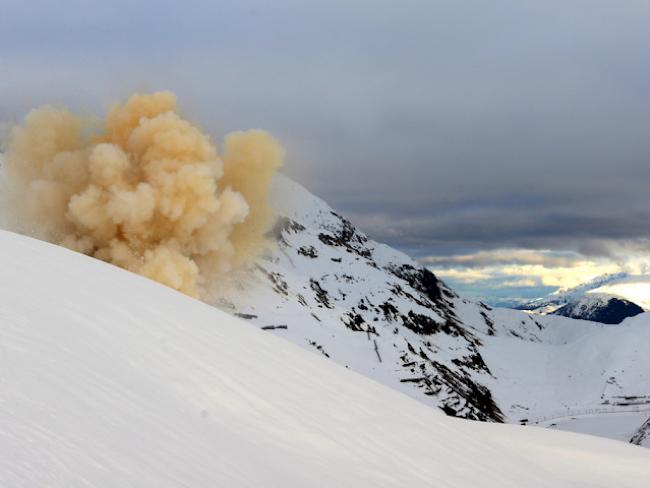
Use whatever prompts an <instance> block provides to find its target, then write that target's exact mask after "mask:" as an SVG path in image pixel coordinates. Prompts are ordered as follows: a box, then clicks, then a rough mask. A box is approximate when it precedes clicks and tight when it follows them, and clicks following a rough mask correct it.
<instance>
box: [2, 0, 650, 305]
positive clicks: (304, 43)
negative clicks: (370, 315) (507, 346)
mask: <svg viewBox="0 0 650 488" xmlns="http://www.w3.org/2000/svg"><path fill="white" fill-rule="evenodd" d="M649 25H650V2H648V1H647V0H626V1H624V2H621V1H614V0H612V1H604V0H584V1H572V0H544V1H540V0H538V1H525V0H484V1H480V0H450V1H436V0H422V1H415V0H401V1H399V2H397V1H381V0H372V1H371V0H368V1H361V0H359V1H355V0H327V1H306V0H295V1H294V0H291V1H287V0H269V1H262V0H252V1H247V0H239V1H232V2H220V1H183V2H180V1H177V0H175V1H155V2H154V1H148V2H135V1H122V0H119V1H111V2H105V1H91V0H86V1H74V0H69V1H52V0H49V1H48V0H40V1H29V0H21V1H15V0H3V2H2V7H1V11H0V94H1V96H0V120H4V121H16V120H19V119H20V117H22V115H24V113H25V112H27V111H28V110H29V109H30V108H32V107H34V106H37V105H40V104H43V103H52V102H54V103H64V104H66V105H68V106H70V108H72V109H74V110H77V111H80V112H82V113H101V112H103V111H104V110H105V109H106V107H107V105H108V104H109V103H110V102H112V101H115V100H119V99H124V98H126V97H127V96H128V95H129V94H130V93H132V92H134V91H140V92H143V91H151V90H159V89H170V90H172V91H174V92H175V93H176V94H177V95H178V97H179V101H180V104H181V106H182V108H183V109H184V112H185V114H186V115H187V116H188V117H189V118H191V119H193V120H196V121H197V122H199V123H200V124H201V125H202V126H203V127H204V128H205V129H206V130H208V131H209V132H210V133H211V134H212V135H213V136H214V137H215V139H217V140H218V139H220V137H221V136H222V135H223V134H224V133H226V132H228V131H231V130H236V129H244V128H251V127H262V128H266V129H268V130H269V131H270V132H272V133H273V134H275V135H276V136H277V137H278V138H279V139H280V140H281V141H282V143H283V144H284V146H285V147H286V149H287V151H288V161H287V171H288V172H289V173H290V174H291V175H293V176H294V177H295V178H296V179H298V180H299V181H301V182H302V183H304V184H305V185H306V186H307V187H308V188H310V189H311V190H312V191H313V192H315V193H317V194H319V195H320V196H322V197H323V198H325V199H326V200H327V201H328V202H329V203H330V204H332V205H333V206H335V207H337V208H338V209H340V210H341V211H343V212H344V213H347V214H348V215H350V216H351V217H352V219H353V220H354V221H355V223H357V224H358V225H359V226H360V227H361V228H362V229H364V230H366V231H367V232H368V233H370V234H371V235H372V236H373V237H375V238H377V239H379V240H383V241H386V242H388V243H390V244H392V245H394V246H396V247H399V248H401V249H403V250H405V251H407V252H410V253H411V254H413V255H415V256H416V257H418V258H421V259H423V261H424V262H426V263H428V264H429V265H431V266H432V267H433V268H434V269H436V270H438V271H439V272H440V274H441V275H442V276H445V277H446V278H447V279H448V280H449V281H451V282H452V283H453V284H455V285H456V286H457V287H460V288H461V289H465V290H467V291H469V292H471V293H476V294H479V295H480V294H489V293H488V292H487V290H488V289H489V290H492V291H493V290H494V289H508V291H507V293H506V295H511V296H518V295H526V296H528V295H531V294H532V295H535V294H537V293H541V292H542V291H546V290H548V289H553V287H556V286H564V285H570V284H571V283H573V282H576V281H580V280H581V279H583V278H584V277H589V276H588V275H590V274H594V273H600V272H603V271H609V270H612V271H613V270H616V269H618V267H619V266H621V265H623V266H628V265H629V263H628V261H629V259H630V258H633V260H635V261H634V263H635V266H636V268H635V270H637V271H638V269H639V266H638V262H639V260H641V261H643V258H644V256H645V255H646V254H647V245H646V244H647V241H646V239H647V238H648V237H650V231H649V225H650V199H649V198H648V188H647V187H648V181H650V137H649V136H650V62H649V60H650V28H648V26H649ZM531 256H536V257H535V258H534V259H536V260H537V261H536V262H535V263H534V264H531V263H530V262H528V261H529V260H530V259H533V258H532V257H531ZM557 256H561V257H562V259H563V261H561V262H560V261H557V260H554V259H551V260H548V259H547V258H549V257H550V258H556V257H557ZM527 260H528V261H527ZM531 266H532V268H531ZM508 270H510V271H508ZM562 270H564V271H562ZM567 270H568V271H567ZM553 273H555V274H553ZM558 273H559V274H558ZM552 276H555V277H556V278H557V279H555V278H552ZM549 277H551V278H549Z"/></svg>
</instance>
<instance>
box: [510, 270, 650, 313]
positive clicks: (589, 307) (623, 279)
mask: <svg viewBox="0 0 650 488" xmlns="http://www.w3.org/2000/svg"><path fill="white" fill-rule="evenodd" d="M512 308H514V309H517V310H525V311H529V312H534V313H537V314H541V315H562V316H564V317H570V318H574V319H582V320H592V321H594V322H601V323H604V324H619V323H621V322H622V321H623V320H625V319H626V318H627V317H634V316H635V315H638V314H640V313H642V312H644V311H646V310H649V309H650V276H646V275H629V274H627V273H612V274H606V275H602V276H599V277H597V278H595V279H593V280H590V281H588V282H585V283H583V284H581V285H579V286H576V287H574V288H569V289H567V290H561V291H557V292H554V293H551V294H550V295H547V296H545V297H543V298H538V299H535V300H531V301H529V302H526V303H523V304H519V305H514V306H513V307H512Z"/></svg>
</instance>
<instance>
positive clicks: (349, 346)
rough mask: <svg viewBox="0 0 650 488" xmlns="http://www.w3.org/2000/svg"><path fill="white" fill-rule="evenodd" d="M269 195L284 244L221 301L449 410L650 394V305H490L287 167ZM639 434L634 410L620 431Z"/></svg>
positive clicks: (543, 407)
mask: <svg viewBox="0 0 650 488" xmlns="http://www.w3.org/2000/svg"><path fill="white" fill-rule="evenodd" d="M273 198H274V204H275V207H276V209H277V211H278V213H279V215H280V219H279V222H278V225H277V228H276V237H277V241H278V244H277V248H276V249H275V250H274V251H273V252H272V253H270V254H269V255H268V256H266V257H265V258H264V259H260V260H259V262H258V263H257V267H256V269H255V271H254V272H253V273H252V274H251V275H249V276H243V277H240V279H239V280H238V281H237V282H236V283H235V284H234V285H233V286H232V287H231V288H230V289H228V290H225V291H223V292H222V293H220V295H219V298H218V299H215V303H216V304H217V305H218V306H219V307H220V308H222V309H224V310H227V311H229V312H231V313H236V314H239V315H240V316H241V317H243V318H246V319H247V320H249V321H251V322H252V323H254V324H256V325H257V326H259V327H261V328H263V329H266V330H268V331H269V333H272V334H276V335H278V336H281V337H284V338H287V339H289V340H290V341H292V342H294V343H296V344H298V345H300V346H302V347H305V348H307V349H311V350H312V351H314V352H315V353H317V354H321V355H323V356H325V357H327V358H329V359H331V360H333V361H335V362H338V363H339V364H342V365H344V366H346V367H348V368H350V369H352V370H355V371H357V372H360V373H362V374H364V375H366V376H369V377H371V378H373V379H376V380H377V381H379V382H381V383H384V384H386V385H388V386H391V387H392V388H395V389H398V390H399V391H402V392H404V393H406V394H407V395H410V396H412V397H414V398H416V399H418V400H420V401H422V402H424V403H425V404H427V405H430V406H433V407H437V408H440V409H442V410H443V411H444V412H446V413H448V414H449V415H453V416H459V417H464V418H469V419H478V420H487V421H496V422H501V421H506V422H512V423H534V422H536V421H540V419H547V418H549V417H551V416H556V415H557V412H564V413H565V414H566V415H565V416H566V417H570V416H571V415H572V412H577V411H583V410H588V409H592V410H593V409H606V408H612V407H616V406H617V405H619V404H625V403H626V402H637V403H640V404H641V407H640V408H649V407H650V381H648V375H649V374H650V356H648V355H647V354H645V352H644V349H643V348H641V347H639V345H640V344H643V343H650V327H647V326H646V324H650V318H649V317H648V316H647V315H645V314H644V315H640V316H638V317H637V318H635V319H629V320H628V321H626V322H624V323H623V324H621V325H617V326H606V325H602V324H597V323H593V322H587V321H584V320H571V319H568V318H564V317H559V316H541V315H531V314H529V313H525V312H521V311H516V310H507V309H492V308H491V307H488V306H486V305H484V304H482V303H479V302H472V301H470V300H465V299H463V298H461V297H459V296H457V295H456V293H454V292H453V291H452V290H450V289H449V288H448V287H447V286H446V285H445V284H444V283H443V282H441V281H439V280H437V279H436V278H435V276H434V275H433V274H431V273H429V272H428V271H427V270H426V269H424V268H423V267H422V266H420V265H419V264H418V263H416V262H414V261H413V260H412V259H411V258H409V257H408V256H406V255H404V254H403V253H400V252H398V251H396V250H394V249H391V248H390V247H388V246H386V245H383V244H380V243H377V242H374V241H372V240H371V239H369V238H368V237H367V236H365V235H364V234H363V233H361V232H359V231H358V230H357V229H356V228H355V227H354V226H353V225H352V224H351V223H350V222H348V221H347V220H345V219H344V218H343V217H342V216H340V215H339V214H338V213H336V212H335V211H333V210H332V209H331V208H330V207H329V206H328V205H327V204H326V203H325V202H323V201H322V200H320V199H319V198H317V197H315V196H314V195H312V194H310V193H309V192H308V191H307V190H305V189H304V188H302V187H301V186H299V185H297V184H296V183H294V182H292V181H291V180H289V179H287V178H279V179H278V180H277V181H276V187H275V192H274V197H273ZM644 405H645V406H644ZM623 406H624V405H623ZM603 411H604V410H603ZM648 417H650V412H648V414H647V416H646V418H639V420H638V425H637V426H636V427H637V428H640V427H641V425H642V424H643V422H644V421H645V420H646V419H647V418H648ZM568 424H570V421H567V422H564V423H562V425H561V426H560V428H566V429H569V430H570V429H571V427H570V426H569V425H568ZM594 433H598V434H602V432H601V431H598V429H595V430H594ZM635 434H636V431H635V430H634V431H630V430H629V426H628V425H627V423H626V424H625V425H622V426H621V430H620V432H618V433H616V434H615V435H612V436H611V437H614V438H617V439H624V440H627V441H630V440H631V439H632V437H633V436H634V435H635ZM644 442H645V443H648V445H650V439H649V440H647V441H644Z"/></svg>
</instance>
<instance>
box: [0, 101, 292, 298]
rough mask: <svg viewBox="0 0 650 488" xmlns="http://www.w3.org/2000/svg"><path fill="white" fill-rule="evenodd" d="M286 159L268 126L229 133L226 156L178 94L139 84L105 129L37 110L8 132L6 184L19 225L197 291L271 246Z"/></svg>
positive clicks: (66, 115) (109, 117)
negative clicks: (276, 180) (273, 198)
mask: <svg viewBox="0 0 650 488" xmlns="http://www.w3.org/2000/svg"><path fill="white" fill-rule="evenodd" d="M282 159H283V150H282V148H281V147H280V146H279V144H278V143H277V142H276V141H275V140H274V139H273V138H272V137H271V136H269V135H268V134H266V133H265V132H263V131H259V130H254V131H248V132H240V133H234V134H231V135H229V136H227V137H226V140H225V148H224V153H223V155H222V157H221V158H220V157H219V156H218V155H217V151H216V148H215V147H214V145H213V144H212V142H211V141H210V139H209V138H208V137H207V136H206V135H205V134H203V133H202V132H201V131H200V130H199V129H198V128H197V127H196V126H194V125H192V124H191V123H189V122H188V121H186V120H184V119H183V118H181V116H180V115H179V114H178V111H177V108H176V98H175V97H174V95H173V94H171V93H168V92H160V93H154V94H152V95H134V96H132V97H131V98H130V99H129V100H128V101H127V102H126V103H125V104H124V105H116V106H114V107H113V108H112V109H111V110H110V111H109V113H108V115H107V117H106V121H105V122H104V123H103V127H102V128H101V129H100V130H99V131H95V130H93V127H92V124H90V123H88V122H86V121H84V120H83V119H81V118H79V117H77V116H75V115H73V114H71V113H70V112H68V111H67V110H64V109H56V108H53V107H44V108H41V109H39V110H35V111H32V112H31V113H30V114H29V115H28V116H27V117H26V119H25V122H24V125H23V126H21V127H16V128H14V129H13V131H12V132H11V134H10V137H9V144H8V153H7V155H6V170H5V173H6V174H5V178H6V185H5V188H4V189H3V193H4V194H5V196H8V198H9V199H10V202H8V204H7V203H6V204H5V206H8V207H9V209H10V211H11V212H13V213H14V214H15V215H14V216H15V217H16V218H15V219H14V220H15V221H16V222H19V223H20V225H14V228H18V229H19V230H22V231H26V232H27V233H28V234H30V235H32V236H35V237H39V238H41V239H45V240H48V241H50V242H54V243H59V244H62V245H64V246H66V247H68V248H70V249H73V250H76V251H79V252H82V253H85V254H89V255H92V256H95V257H97V258H99V259H102V260H104V261H108V262H111V263H113V264H116V265H118V266H121V267H123V268H126V269H128V270H131V271H134V272H136V273H139V274H142V275H144V276H147V277H149V278H152V279H154V280H157V281H159V282H161V283H164V284H166V285H168V286H170V287H172V288H175V289H177V290H180V291H182V292H184V293H187V294H189V295H192V296H198V295H199V294H200V292H201V290H202V288H203V287H204V286H205V284H206V283H205V278H206V276H210V278H211V279H214V278H215V277H218V276H219V275H221V274H222V273H224V272H227V271H229V270H230V269H231V268H232V267H233V266H236V265H238V264H241V263H242V262H243V261H245V260H246V259H247V258H249V257H250V256H252V255H254V254H255V253H256V252H257V251H259V250H260V249H261V248H262V247H264V245H265V239H264V234H265V232H266V231H267V230H268V228H269V224H270V223H271V210H270V207H269V205H268V188H269V185H270V183H271V179H272V176H273V173H274V172H275V170H276V169H277V168H278V167H279V166H280V165H281V163H282Z"/></svg>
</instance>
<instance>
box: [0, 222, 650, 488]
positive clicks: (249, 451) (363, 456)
mask: <svg viewBox="0 0 650 488" xmlns="http://www.w3.org/2000/svg"><path fill="white" fill-rule="evenodd" d="M0 246H1V249H2V253H0V263H1V266H2V270H3V273H2V280H1V281H0V283H1V284H0V286H1V291H0V296H1V297H2V301H1V302H0V304H1V305H0V335H1V337H0V385H1V389H0V392H1V393H0V395H1V396H0V486H2V487H3V488H15V487H30V488H32V487H46V486H47V487H65V488H74V487H91V486H92V487H99V488H102V487H120V488H125V487H139V488H143V487H152V488H153V487H155V488H164V487H192V488H200V487H206V488H207V487H210V488H212V487H217V486H224V487H226V486H227V487H238V486H247V487H249V486H264V487H287V486H299V487H303V486H310V487H313V486H328V487H332V486H336V487H344V486H350V487H352V486H354V487H359V486H372V487H379V486H386V487H398V486H399V487H402V486H408V487H417V486H426V487H470V486H471V487H476V486H481V487H486V486H487V487H489V486H494V487H500V488H501V487H518V488H519V487H544V488H546V487H549V486H553V487H562V486H566V487H613V486H616V487H647V486H650V450H647V449H642V448H639V447H635V446H631V445H628V444H624V443H620V442H615V441H611V440H605V439H599V438H595V437H588V436H581V435H576V434H570V433H560V432H554V431H551V430H547V429H536V428H530V427H528V428H521V427H517V426H509V425H496V424H484V423H478V422H469V421H464V420H458V419H452V418H448V417H446V416H444V415H442V414H440V413H438V412H436V411H435V410H434V409H431V408H429V407H426V406H425V405H422V404H421V403H419V402H416V401H414V400H412V399H410V398H408V397H406V396H404V395H402V394H400V393H398V392H395V391H393V390H390V389H389V388H386V387H384V386H382V385H380V384H378V383H375V382H373V381H371V380H369V379H366V378H364V377H362V376H359V375H357V374H356V373H353V372H351V371H349V370H346V369H345V368H343V367H341V366H337V365H336V364H334V363H333V362H330V361H327V360H326V359H324V358H321V357H318V356H317V355H315V354H312V353H310V352H307V351H304V350H302V349H300V348H298V347H296V346H294V345H292V344H290V343H288V342H286V341H284V340H282V339H280V338H276V337H273V336H272V335H270V334H267V333H265V332H262V331H260V330H257V329H256V328H255V327H253V326H251V325H249V324H247V323H245V322H244V321H242V320H239V319H236V318H233V317H231V316H229V315H227V314H225V313H223V312H220V311H218V310H216V309H214V308H212V307H210V306H208V305H205V304H203V303H200V302H198V301H195V300H192V299H190V298H187V297H185V296H183V295H181V294H178V293H176V292H174V291H172V290H169V289H167V288H164V287H163V286H161V285H158V284H156V283H154V282H151V281H148V280H146V279H145V278H142V277H139V276H136V275H132V274H130V273H128V272H125V271H123V270H121V269H118V268H116V267H113V266H110V265H107V264H105V263H102V262H99V261H96V260H94V259H91V258H88V257H85V256H82V255H79V254H75V253H72V252H70V251H67V250H65V249H62V248H59V247H56V246H52V245H49V244H45V243H42V242H39V241H35V240H32V239H28V238H25V237H21V236H18V235H15V234H10V233H7V232H0Z"/></svg>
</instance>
